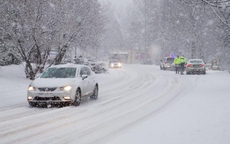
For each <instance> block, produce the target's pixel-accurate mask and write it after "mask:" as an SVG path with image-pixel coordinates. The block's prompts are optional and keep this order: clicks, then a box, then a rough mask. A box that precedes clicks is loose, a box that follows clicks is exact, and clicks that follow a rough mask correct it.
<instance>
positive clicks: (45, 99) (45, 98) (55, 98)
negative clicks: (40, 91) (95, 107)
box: [34, 96, 61, 101]
mask: <svg viewBox="0 0 230 144" xmlns="http://www.w3.org/2000/svg"><path fill="white" fill-rule="evenodd" d="M34 100H38V101H39V100H40V101H48V100H61V99H60V98H59V97H39V96H36V97H35V98H34Z"/></svg>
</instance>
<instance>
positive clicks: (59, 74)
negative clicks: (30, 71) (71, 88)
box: [41, 68, 76, 78]
mask: <svg viewBox="0 0 230 144" xmlns="http://www.w3.org/2000/svg"><path fill="white" fill-rule="evenodd" d="M75 75H76V68H49V69H48V70H47V71H46V72H44V73H43V74H42V76H41V78H74V77H75Z"/></svg>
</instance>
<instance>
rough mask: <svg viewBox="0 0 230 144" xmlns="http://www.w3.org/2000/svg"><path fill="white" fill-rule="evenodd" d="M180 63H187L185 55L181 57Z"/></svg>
mask: <svg viewBox="0 0 230 144" xmlns="http://www.w3.org/2000/svg"><path fill="white" fill-rule="evenodd" d="M180 63H185V64H186V63H187V61H186V59H185V57H183V56H181V57H180Z"/></svg>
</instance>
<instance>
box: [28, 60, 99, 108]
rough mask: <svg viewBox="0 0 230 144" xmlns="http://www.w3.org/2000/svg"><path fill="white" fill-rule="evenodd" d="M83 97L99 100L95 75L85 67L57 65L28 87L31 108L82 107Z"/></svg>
mask: <svg viewBox="0 0 230 144" xmlns="http://www.w3.org/2000/svg"><path fill="white" fill-rule="evenodd" d="M83 97H90V98H91V99H97V98H98V82H97V81H96V79H95V73H94V72H93V71H92V70H91V69H90V68H89V67H88V66H85V65H75V64H71V65H57V66H53V67H50V68H48V69H47V70H46V71H45V72H44V73H43V74H42V75H41V76H40V77H39V78H37V79H35V80H34V81H33V82H32V83H31V84H30V85H29V87H28V92H27V100H28V103H29V105H30V106H32V107H34V106H40V105H70V104H73V105H75V106H78V105H80V103H81V99H82V98H83Z"/></svg>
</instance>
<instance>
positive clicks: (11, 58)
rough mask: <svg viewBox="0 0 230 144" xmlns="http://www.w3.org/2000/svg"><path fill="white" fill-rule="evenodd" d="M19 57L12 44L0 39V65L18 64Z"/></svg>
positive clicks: (19, 61)
mask: <svg viewBox="0 0 230 144" xmlns="http://www.w3.org/2000/svg"><path fill="white" fill-rule="evenodd" d="M21 62H22V60H21V57H20V55H19V53H18V52H17V51H15V49H14V46H13V45H10V44H7V43H6V42H4V41H3V40H0V65H10V64H20V63H21Z"/></svg>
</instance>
